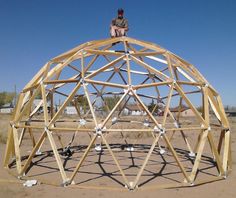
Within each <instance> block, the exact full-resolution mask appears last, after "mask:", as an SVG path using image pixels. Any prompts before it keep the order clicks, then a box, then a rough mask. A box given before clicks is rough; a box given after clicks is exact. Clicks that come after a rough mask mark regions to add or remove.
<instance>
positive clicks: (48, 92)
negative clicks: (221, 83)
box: [0, 37, 232, 190]
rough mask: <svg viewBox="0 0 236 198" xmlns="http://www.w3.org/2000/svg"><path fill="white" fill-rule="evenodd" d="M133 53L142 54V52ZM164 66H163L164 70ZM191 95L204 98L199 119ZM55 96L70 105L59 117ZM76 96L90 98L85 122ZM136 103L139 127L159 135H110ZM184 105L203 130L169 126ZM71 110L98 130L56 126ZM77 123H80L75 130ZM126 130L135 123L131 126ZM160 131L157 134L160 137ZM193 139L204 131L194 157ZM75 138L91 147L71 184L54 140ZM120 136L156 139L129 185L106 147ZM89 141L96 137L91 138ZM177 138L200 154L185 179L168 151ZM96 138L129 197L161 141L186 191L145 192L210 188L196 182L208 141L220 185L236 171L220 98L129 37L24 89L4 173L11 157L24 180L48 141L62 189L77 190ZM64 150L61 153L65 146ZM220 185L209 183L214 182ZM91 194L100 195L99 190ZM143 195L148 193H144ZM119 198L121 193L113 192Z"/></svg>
mask: <svg viewBox="0 0 236 198" xmlns="http://www.w3.org/2000/svg"><path fill="white" fill-rule="evenodd" d="M114 43H115V45H114ZM116 45H122V46H124V48H123V49H124V50H120V51H117V50H113V49H114V48H116ZM136 46H138V48H137V49H136ZM99 57H102V59H103V61H107V63H106V64H103V62H102V61H100V59H99ZM104 59H105V60H104ZM147 59H149V60H151V61H150V62H152V63H153V62H154V63H155V64H153V65H152V64H151V63H149V62H148V61H146V60H147ZM87 60H88V61H87ZM74 61H79V66H75V65H76V64H74ZM96 64H98V65H99V67H96V70H94V69H93V66H94V65H96ZM101 64H102V65H101ZM159 64H162V65H161V67H160V66H159ZM133 65H135V67H136V68H140V70H139V69H134V68H135V67H134V68H133ZM163 65H164V67H163ZM64 68H67V69H70V70H71V71H73V73H74V75H73V76H71V77H69V78H63V71H64ZM101 73H105V74H106V75H105V78H106V80H104V79H102V78H101V79H98V78H96V77H98V75H99V74H101ZM179 74H180V75H179ZM134 76H140V78H141V79H142V81H141V82H142V83H140V84H135V82H136V79H135V78H134ZM112 80H113V81H112ZM67 84H70V85H71V86H74V88H73V89H72V91H70V92H69V91H67V90H66V85H67ZM88 85H89V86H88ZM90 85H91V86H90ZM184 85H187V86H189V87H193V88H194V89H193V90H192V91H187V92H185V91H184V90H183V87H182V86H184ZM162 88H164V89H166V90H167V89H168V90H169V93H168V95H162ZM112 89H120V90H121V91H116V92H115V91H112ZM151 89H154V90H155V91H154V92H153V93H152V92H151V93H148V91H150V90H151ZM110 90H111V91H110ZM194 93H202V105H203V112H202V114H201V113H199V111H198V110H197V108H196V107H195V106H194V104H193V103H191V101H190V100H189V98H188V96H189V95H191V94H194ZM38 94H40V95H41V96H42V99H41V102H40V103H39V104H38V105H37V106H36V107H33V102H34V100H35V98H36V97H37V96H38ZM57 95H59V97H61V96H63V97H65V99H64V101H63V103H62V105H61V106H60V107H59V109H58V111H57V112H55V107H54V106H55V100H56V98H57ZM79 96H83V97H85V98H86V100H87V102H88V106H89V110H88V111H87V112H86V113H84V115H82V113H81V112H80V108H79V106H80V104H79V102H78V97H79ZM91 96H92V97H91ZM106 96H109V97H110V96H119V97H120V98H119V101H118V102H117V103H116V104H115V106H114V107H112V108H110V107H109V106H108V104H106V100H105V97H106ZM127 96H128V97H127ZM176 96H177V97H179V98H180V100H179V104H178V113H177V115H176V116H175V115H174V114H173V113H172V112H171V111H170V108H171V104H172V101H173V99H174V98H176ZM131 97H132V98H133V100H134V101H135V103H136V104H139V105H138V108H139V110H140V111H144V112H145V113H146V114H145V115H143V116H142V117H141V118H140V120H143V119H145V117H147V118H148V120H149V121H151V123H152V124H151V126H153V125H154V126H155V127H157V128H154V129H153V128H152V127H150V126H149V127H146V126H145V127H144V126H142V127H141V126H140V124H142V122H137V123H138V125H137V126H139V128H137V129H136V128H130V129H129V128H127V129H125V128H122V129H121V128H115V127H112V125H111V126H109V125H110V120H111V118H112V116H113V115H115V114H118V117H119V119H120V120H122V116H123V115H122V116H121V114H122V111H123V109H124V108H125V106H127V104H128V102H129V100H130V98H131ZM127 98H128V99H127ZM99 99H101V101H102V103H103V105H104V107H105V108H106V110H107V115H106V117H104V118H102V119H98V117H97V114H95V107H96V104H97V103H99V102H100V101H99ZM148 100H149V101H150V100H153V101H155V102H156V105H155V107H154V109H153V110H152V112H150V111H149V110H148V108H147V106H146V104H145V103H144V101H148ZM159 100H165V102H163V103H164V104H165V108H164V115H163V117H162V119H159V118H158V117H156V116H154V112H155V111H156V110H157V108H158V101H159ZM98 101H99V102H98ZM184 102H185V103H186V104H187V105H188V106H189V107H190V109H191V110H192V111H193V113H194V115H195V116H196V118H197V119H198V121H199V122H200V126H199V124H197V125H194V124H193V125H191V126H185V125H183V126H182V125H179V127H172V126H173V123H171V122H170V121H169V119H168V116H170V120H171V121H173V122H175V123H180V120H181V119H182V118H181V113H180V112H181V108H182V107H183V105H184ZM48 103H50V110H51V112H50V115H49V113H48ZM70 103H73V105H74V106H75V108H76V111H77V116H78V118H79V119H84V120H86V121H88V118H89V117H90V116H91V115H92V119H91V120H92V121H90V124H91V125H92V126H93V127H91V126H89V127H85V126H84V127H82V125H80V124H79V122H78V123H77V125H78V126H76V127H75V126H73V127H72V126H69V125H68V126H66V125H65V126H62V125H61V126H60V125H57V122H59V121H61V120H60V119H59V117H60V116H61V115H62V114H63V112H64V110H65V108H66V107H67V106H68V104H70ZM41 107H43V120H40V124H38V122H37V121H39V118H38V117H37V116H36V113H37V112H38V110H39V109H40V108H41ZM118 107H119V110H118ZM120 107H121V108H120ZM210 107H211V108H212V110H213V113H214V114H215V115H216V117H217V119H218V121H219V124H218V125H217V126H213V125H212V124H211V123H210V119H209V118H210V113H209V108H210ZM76 118H77V117H76ZM123 120H125V119H123ZM41 121H43V122H41ZM77 121H78V119H77V120H76V122H77ZM71 122H72V121H71V120H67V119H65V120H63V123H65V124H66V123H71ZM129 123H132V122H131V121H130V122H129ZM171 125H172V126H171ZM94 126H95V128H94ZM216 129H217V130H221V134H220V138H219V142H218V145H216V144H215V141H214V134H215V133H214V132H213V131H214V130H216ZM155 130H159V132H158V131H155ZM27 131H28V132H29V135H30V138H31V141H32V145H33V148H32V150H31V153H30V154H29V156H28V157H27V158H25V159H24V156H23V155H22V154H23V150H22V149H21V148H22V147H23V146H24V144H22V142H23V140H24V139H26V137H25V136H24V134H25V132H27ZM192 131H194V132H196V133H199V131H200V133H199V137H198V140H196V145H195V149H192V148H191V146H190V143H189V142H188V139H187V136H186V135H185V134H186V133H188V132H192ZM19 132H21V134H20V136H19V134H18V133H19ZM72 132H73V133H74V134H77V133H85V134H88V135H89V136H90V138H91V141H90V143H89V144H88V146H87V148H86V150H85V152H84V153H83V155H82V157H81V158H80V159H79V162H78V164H77V165H76V167H75V169H74V170H73V172H72V174H71V175H70V176H69V177H68V176H67V174H66V170H65V169H64V167H63V163H62V159H61V157H60V155H59V152H58V148H57V146H56V142H55V140H54V137H53V134H55V135H56V136H57V135H58V134H65V135H67V134H68V133H72ZM123 132H128V133H138V134H142V133H146V132H150V133H151V134H152V136H153V142H152V144H151V145H150V149H149V151H148V153H147V155H146V157H145V159H144V161H143V163H142V165H141V167H140V169H139V171H138V173H137V175H136V177H135V179H134V180H133V181H132V182H130V181H129V180H128V177H127V175H126V174H125V172H124V170H123V169H122V166H121V164H120V162H119V160H118V159H117V158H116V156H115V154H114V152H113V150H112V148H111V146H110V145H109V143H108V141H107V135H108V134H109V133H123ZM168 132H170V133H171V136H170V137H169V136H167V133H168ZM36 133H37V135H38V133H39V135H38V136H37V137H39V138H38V139H37V141H36V139H35V136H34V134H36ZM92 133H93V134H94V135H91V134H92ZM175 133H180V135H181V136H182V138H183V139H184V142H185V144H186V146H187V149H188V150H189V152H190V153H193V152H196V157H195V160H194V164H193V167H192V170H191V173H190V174H189V175H188V174H187V172H186V170H185V167H184V166H183V164H182V162H181V160H180V158H179V156H178V154H177V152H176V150H175V148H174V147H173V145H172V143H171V140H172V139H173V136H174V134H175ZM98 137H101V141H102V144H104V145H105V147H106V148H107V150H108V151H109V153H110V155H111V158H112V159H113V161H114V162H115V164H116V167H117V168H118V170H119V172H120V174H121V176H122V179H123V184H124V186H126V187H127V188H128V189H129V190H134V189H136V188H137V187H138V185H139V182H140V180H141V177H142V174H143V172H144V170H145V168H146V167H147V164H148V162H149V160H150V157H151V155H152V154H153V151H154V149H155V147H156V145H159V141H160V139H163V140H164V142H165V144H166V148H168V149H169V151H170V152H171V153H172V157H173V158H174V159H175V161H176V163H177V166H178V167H179V169H180V171H181V173H182V174H183V177H184V180H183V183H180V184H176V185H170V184H165V185H157V186H156V185H155V186H151V187H150V188H149V187H147V189H155V188H172V187H173V186H177V187H179V186H187V185H192V184H194V185H197V184H198V183H199V185H200V184H201V183H205V182H207V181H201V182H197V181H199V180H196V178H197V177H198V169H199V166H200V163H201V157H202V153H203V152H204V148H205V143H206V141H208V142H209V145H210V149H211V152H212V155H213V158H214V160H215V162H216V166H217V169H218V171H219V175H220V176H219V177H218V178H217V179H222V177H226V176H227V175H228V173H229V171H230V169H231V168H232V149H231V131H230V126H229V121H228V119H227V116H226V114H225V112H224V107H223V104H222V101H221V98H220V96H219V94H218V93H217V92H216V90H215V89H214V88H213V87H212V86H211V85H210V84H209V83H208V82H207V81H206V79H205V78H204V77H203V76H202V75H201V74H200V72H199V71H198V70H197V69H196V68H195V67H194V66H193V65H191V64H190V63H188V62H187V61H185V60H183V59H181V58H180V57H178V56H177V55H175V54H173V53H171V52H170V51H167V50H165V49H163V48H162V47H160V46H158V45H155V44H153V43H150V42H145V41H139V40H136V39H133V38H129V37H118V38H111V39H105V40H99V41H91V42H87V43H85V44H82V45H80V46H78V47H75V48H74V49H72V50H70V51H68V52H66V53H63V54H61V55H59V56H57V57H55V58H53V59H52V60H50V61H49V62H47V63H46V64H45V65H44V66H43V67H42V69H41V70H40V71H39V72H38V73H37V74H36V75H35V76H34V77H33V78H32V80H31V81H30V82H29V83H28V84H27V85H26V86H25V87H24V89H23V90H22V92H21V93H20V95H19V98H18V102H17V105H16V108H15V111H14V114H13V117H12V121H11V124H10V125H9V129H8V140H7V145H6V151H5V156H4V163H3V164H4V167H6V168H7V167H8V166H9V165H10V162H11V157H15V162H16V170H17V175H18V176H20V177H24V175H25V174H27V173H26V171H27V170H28V168H29V166H30V164H31V163H32V160H33V158H34V156H35V155H36V152H37V151H38V149H39V148H40V147H41V146H42V145H43V143H44V141H45V139H46V138H48V140H49V143H50V146H51V148H52V151H53V154H54V157H55V160H56V164H57V167H58V169H59V172H60V175H61V178H62V182H63V184H64V185H68V184H71V183H74V181H75V177H76V175H77V174H78V172H79V170H80V168H81V166H82V164H83V163H84V161H85V159H86V157H87V156H88V153H89V152H90V150H91V149H92V147H93V145H94V144H95V143H96V140H97V139H98ZM58 141H59V142H60V138H59V136H58ZM61 146H62V147H64V146H63V145H62V144H61ZM222 148H223V150H222ZM78 175H79V174H78ZM217 179H212V180H209V182H210V181H214V180H217ZM0 182H1V181H0ZM45 183H46V182H45ZM76 186H77V185H76ZM78 187H79V188H89V186H80V185H78ZM91 188H92V187H91ZM93 188H94V189H100V188H99V187H93ZM101 188H103V189H109V190H110V189H112V188H110V187H107V188H106V187H101ZM141 188H142V189H145V187H141ZM114 190H117V189H116V188H114Z"/></svg>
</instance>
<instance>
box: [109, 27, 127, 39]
mask: <svg viewBox="0 0 236 198" xmlns="http://www.w3.org/2000/svg"><path fill="white" fill-rule="evenodd" d="M110 34H111V37H120V36H125V29H124V28H119V29H116V26H111V29H110Z"/></svg>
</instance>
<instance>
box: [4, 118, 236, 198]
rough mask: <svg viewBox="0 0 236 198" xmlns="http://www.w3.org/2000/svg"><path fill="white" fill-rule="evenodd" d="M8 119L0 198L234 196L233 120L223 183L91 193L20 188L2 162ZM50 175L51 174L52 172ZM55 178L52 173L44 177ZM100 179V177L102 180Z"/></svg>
mask: <svg viewBox="0 0 236 198" xmlns="http://www.w3.org/2000/svg"><path fill="white" fill-rule="evenodd" d="M9 120H10V115H1V114H0V164H1V167H0V198H8V197H9V198H12V197H40V198H46V197H57V198H62V197H63V198H65V197H71V198H73V197H93V198H94V197H104V198H106V197H126V198H127V197H137V198H139V197H140V198H141V197H142V198H147V197H176V198H178V197H181V198H185V197H186V198H192V197H196V198H199V197H207V198H211V197H212V198H217V197H221V198H230V197H232V198H233V197H235V194H236V188H235V186H236V173H235V169H236V161H235V160H236V118H229V120H230V124H231V130H232V157H233V171H232V172H231V174H230V175H229V176H228V177H227V179H226V180H221V181H217V182H213V183H208V184H204V185H200V186H194V187H185V188H174V189H158V190H157V189H155V190H154V189H152V190H150V189H149V190H141V189H140V190H138V191H127V190H126V191H114V190H94V189H93V190H91V189H79V188H69V187H65V188H63V187H53V186H49V185H44V184H43V185H36V186H34V187H31V188H26V187H23V185H22V183H19V180H17V179H15V178H14V177H13V176H10V175H9V174H8V173H7V171H6V170H5V169H4V168H3V167H2V161H3V156H4V151H5V142H6V133H7V125H8V121H9ZM52 172H53V171H52ZM51 176H52V178H54V176H53V174H52V175H50V174H48V175H46V176H45V177H51ZM102 179H103V178H102Z"/></svg>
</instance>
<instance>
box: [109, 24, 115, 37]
mask: <svg viewBox="0 0 236 198" xmlns="http://www.w3.org/2000/svg"><path fill="white" fill-rule="evenodd" d="M110 35H111V37H116V30H115V26H112V25H111V28H110Z"/></svg>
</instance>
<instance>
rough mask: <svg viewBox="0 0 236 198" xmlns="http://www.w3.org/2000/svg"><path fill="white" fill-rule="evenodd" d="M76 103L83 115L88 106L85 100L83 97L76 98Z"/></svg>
mask: <svg viewBox="0 0 236 198" xmlns="http://www.w3.org/2000/svg"><path fill="white" fill-rule="evenodd" d="M77 102H78V106H79V107H82V108H83V111H84V114H85V113H86V111H87V109H88V106H89V104H88V100H87V98H86V97H85V96H78V98H77Z"/></svg>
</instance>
